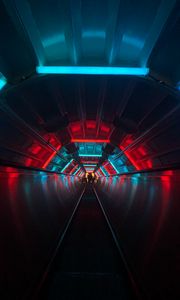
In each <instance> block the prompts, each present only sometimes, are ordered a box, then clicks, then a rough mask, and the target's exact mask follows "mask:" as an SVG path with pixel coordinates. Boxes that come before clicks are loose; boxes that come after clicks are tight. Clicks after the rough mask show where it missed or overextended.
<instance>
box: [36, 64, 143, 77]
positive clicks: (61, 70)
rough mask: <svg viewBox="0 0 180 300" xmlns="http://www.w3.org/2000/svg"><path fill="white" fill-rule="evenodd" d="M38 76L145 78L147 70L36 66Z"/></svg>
mask: <svg viewBox="0 0 180 300" xmlns="http://www.w3.org/2000/svg"><path fill="white" fill-rule="evenodd" d="M36 72H37V73H38V74H83V75H139V76H146V75H148V73H149V68H131V67H100V66H38V67H36Z"/></svg>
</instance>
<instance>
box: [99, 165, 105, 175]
mask: <svg viewBox="0 0 180 300" xmlns="http://www.w3.org/2000/svg"><path fill="white" fill-rule="evenodd" d="M100 169H101V171H102V172H103V174H104V176H106V173H105V171H104V170H103V168H102V167H100Z"/></svg>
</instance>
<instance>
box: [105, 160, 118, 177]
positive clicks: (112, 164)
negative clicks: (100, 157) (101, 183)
mask: <svg viewBox="0 0 180 300" xmlns="http://www.w3.org/2000/svg"><path fill="white" fill-rule="evenodd" d="M108 160H109V162H110V164H111V165H112V167H113V168H114V170H115V171H116V173H117V174H119V171H118V169H117V168H116V167H115V165H114V164H113V162H112V161H110V159H108Z"/></svg>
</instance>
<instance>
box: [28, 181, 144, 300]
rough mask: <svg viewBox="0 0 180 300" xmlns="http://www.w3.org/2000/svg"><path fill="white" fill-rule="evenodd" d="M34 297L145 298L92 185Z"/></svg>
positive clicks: (104, 299)
mask: <svg viewBox="0 0 180 300" xmlns="http://www.w3.org/2000/svg"><path fill="white" fill-rule="evenodd" d="M33 299H38V300H56V299H63V300H64V299H67V300H71V299H88V300H89V299H99V300H100V299H103V300H106V299H108V300H109V299H112V300H113V299H126V300H131V299H142V298H140V296H139V293H138V291H137V288H136V286H135V283H134V281H133V279H132V276H131V274H130V272H129V271H128V268H127V266H126V262H125V260H124V258H123V257H122V255H121V252H120V248H119V245H118V243H117V241H116V239H115V235H114V234H113V230H112V228H111V225H110V223H109V220H108V218H107V216H106V214H105V211H104V210H103V206H102V201H100V199H99V198H98V195H97V193H96V191H95V189H94V188H93V186H92V185H91V184H87V186H86V188H85V190H84V192H83V194H82V195H81V197H80V199H79V201H78V204H77V206H76V209H75V210H74V212H73V214H72V216H71V218H70V220H69V222H68V225H67V227H66V230H65V232H64V235H63V238H62V237H61V242H60V243H59V246H58V248H57V249H56V252H55V255H54V257H53V260H52V261H51V263H50V265H49V266H48V269H47V270H46V272H45V274H44V276H43V280H42V282H41V284H40V286H39V288H38V292H37V293H36V295H35V296H34V297H33Z"/></svg>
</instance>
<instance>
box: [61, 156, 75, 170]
mask: <svg viewBox="0 0 180 300" xmlns="http://www.w3.org/2000/svg"><path fill="white" fill-rule="evenodd" d="M72 161H73V159H71V160H70V162H68V163H67V164H66V165H65V167H64V168H63V169H62V170H61V172H64V170H66V168H67V167H68V166H69V165H70V164H71V163H72Z"/></svg>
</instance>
